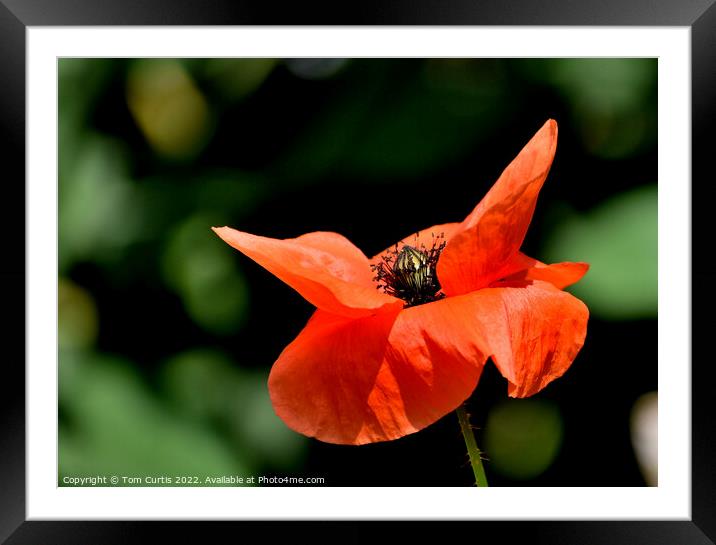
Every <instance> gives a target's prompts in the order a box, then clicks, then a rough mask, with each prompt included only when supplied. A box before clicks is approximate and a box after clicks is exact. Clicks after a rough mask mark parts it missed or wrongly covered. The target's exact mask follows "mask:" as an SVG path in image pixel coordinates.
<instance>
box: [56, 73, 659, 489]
mask: <svg viewBox="0 0 716 545" xmlns="http://www.w3.org/2000/svg"><path fill="white" fill-rule="evenodd" d="M59 96H60V99H59V112H60V117H59V153H60V163H59V171H60V178H59V233H60V240H59V245H60V246H59V339H60V341H59V342H60V346H59V399H60V406H59V434H60V435H59V437H60V440H59V473H60V484H62V477H63V476H81V475H91V474H105V475H114V474H116V475H132V476H134V475H138V476H144V475H165V474H169V475H198V476H200V477H203V476H204V475H212V476H213V475H224V474H238V475H244V476H249V475H295V476H319V477H324V478H325V479H326V484H327V485H334V486H337V485H356V486H362V485H374V486H383V485H470V484H471V483H472V473H471V471H470V468H469V465H467V463H466V454H465V447H464V444H463V443H462V438H461V436H460V432H459V428H458V426H457V420H456V418H455V417H454V415H452V414H451V415H448V416H446V417H445V418H443V419H441V420H440V421H439V422H437V423H436V424H434V425H433V426H430V427H429V428H427V429H425V430H423V431H421V432H419V433H417V434H414V435H411V436H408V437H405V438H402V439H399V440H397V441H391V442H388V443H381V444H375V445H367V446H362V447H346V446H336V445H328V444H324V443H320V442H318V441H315V440H312V439H307V438H305V437H303V436H300V435H297V434H295V433H294V432H292V431H291V430H289V429H288V428H286V427H285V426H284V425H283V423H282V422H281V421H280V420H279V419H278V418H277V417H276V416H275V415H274V413H273V410H272V407H271V404H270V402H269V398H268V393H267V388H266V378H267V376H268V372H269V370H270V367H271V365H272V363H273V362H274V360H275V359H276V357H277V356H278V354H279V353H280V352H281V350H282V349H283V348H284V347H285V346H286V345H287V344H288V343H289V342H290V341H291V340H292V339H293V338H294V337H295V336H296V335H297V334H298V332H299V331H300V330H301V328H302V327H303V325H304V324H305V322H306V320H307V319H308V317H309V316H310V314H311V312H312V308H311V306H310V305H309V304H308V303H306V302H305V301H304V300H303V299H302V298H301V297H300V296H299V295H298V294H296V293H295V292H293V291H292V290H291V289H290V288H288V287H286V286H285V285H283V284H282V283H281V282H280V281H279V280H277V279H275V278H274V277H273V276H272V275H270V274H269V273H267V272H265V271H264V270H263V269H261V268H260V267H258V266H257V265H255V264H254V263H253V262H251V261H249V260H248V259H247V258H245V257H243V256H242V255H240V254H239V253H238V252H236V251H234V250H233V249H231V248H230V247H229V246H227V245H226V244H225V243H224V242H222V241H221V240H220V239H219V238H218V237H216V236H215V235H214V234H213V233H212V232H211V231H210V227H211V226H220V225H230V226H232V227H235V228H238V229H241V230H244V231H249V232H252V233H255V234H260V235H265V236H271V237H280V238H285V237H295V236H298V235H301V234H303V233H306V232H309V231H317V230H332V231H337V232H340V233H342V234H344V235H345V236H347V237H348V238H349V239H351V240H352V241H353V242H354V243H355V244H357V245H358V246H359V247H360V248H361V249H362V250H363V251H364V252H365V253H366V254H367V255H373V254H374V253H377V252H378V251H380V250H382V249H383V248H385V247H386V246H388V245H389V244H392V243H393V242H395V241H396V240H398V239H399V238H402V237H404V236H406V235H408V234H410V233H411V232H414V231H416V230H418V229H420V228H423V227H426V226H429V225H432V224H435V223H443V222H448V221H460V220H462V218H463V217H464V216H465V215H466V214H467V213H469V212H470V210H471V209H472V207H473V206H474V205H475V204H476V203H477V202H478V201H479V200H480V199H481V198H482V196H483V195H484V194H485V192H486V191H487V190H488V189H489V187H490V186H491V185H492V183H493V182H494V181H495V180H496V179H497V177H498V176H499V174H500V172H501V171H502V169H503V168H504V167H505V166H507V164H508V163H509V162H510V161H511V160H512V158H513V157H514V156H515V155H516V154H517V152H518V151H519V150H520V149H521V147H522V146H523V145H524V144H525V143H526V142H527V141H528V140H529V138H530V137H531V136H532V135H533V134H534V133H535V132H536V131H537V129H539V127H540V126H541V125H542V124H543V123H544V122H545V121H546V120H547V119H548V118H550V117H551V118H554V119H556V120H557V122H558V123H559V142H558V147H557V155H556V159H555V162H554V165H553V168H552V171H551V173H550V176H549V178H548V180H547V183H546V185H545V187H544V189H543V190H542V194H541V196H540V201H539V203H538V207H537V211H536V214H535V217H534V220H533V222H532V226H531V228H530V231H529V234H528V237H527V240H526V241H525V245H524V247H523V248H524V249H525V251H526V252H527V253H529V254H530V255H532V256H534V257H537V258H538V259H541V260H543V261H567V260H574V261H587V262H589V263H590V264H591V266H592V268H591V270H590V272H589V273H588V275H587V276H586V277H585V278H584V280H582V282H580V283H579V284H578V285H576V286H574V287H573V288H570V291H572V292H573V293H574V294H575V295H577V296H578V297H580V298H582V299H583V300H584V301H585V302H586V303H587V305H588V306H589V308H590V310H591V313H592V316H591V318H590V325H589V330H588V335H587V341H586V344H585V347H584V349H583V350H582V352H581V353H580V355H579V356H578V358H577V359H576V361H575V363H574V365H573V367H572V368H571V369H570V371H569V372H568V373H567V374H566V375H565V376H564V377H562V378H561V379H559V380H557V381H555V382H554V383H553V384H552V385H550V386H549V387H548V388H547V389H545V390H544V391H543V392H541V393H540V394H538V395H537V396H535V397H534V398H531V399H527V400H509V399H508V398H507V384H506V382H505V380H504V379H503V378H502V377H501V376H500V375H499V373H497V371H496V370H495V369H494V366H493V365H492V364H491V363H490V364H488V366H487V368H486V371H485V372H484V373H483V377H482V379H481V381H480V384H479V385H478V388H477V390H476V391H475V393H474V394H473V396H472V398H471V400H470V404H469V406H470V412H471V413H472V415H473V423H474V424H475V425H477V426H478V427H479V428H480V429H479V430H477V432H476V433H477V436H478V443H479V444H480V445H481V446H482V447H483V449H484V450H485V454H486V456H487V457H488V458H489V459H490V461H489V462H487V466H486V467H487V473H488V478H489V480H490V484H491V485H503V486H504V485H525V484H530V485H537V486H551V485H560V486H586V485H594V486H632V485H634V486H642V485H644V484H652V485H653V484H655V483H656V480H655V479H656V477H655V475H656V473H655V471H656V465H655V464H656V459H655V454H656V451H655V448H656V446H655V441H656V403H655V402H656V393H655V391H656V387H657V345H656V339H657V337H656V317H657V254H656V251H657V186H656V181H657V163H656V158H657V155H656V143H657V113H656V112H657V62H656V60H655V59H524V60H509V59H427V60H422V59H412V60H398V59H355V60H342V59H288V60H273V59H183V60H173V59H137V60H134V59H61V60H60V61H59Z"/></svg>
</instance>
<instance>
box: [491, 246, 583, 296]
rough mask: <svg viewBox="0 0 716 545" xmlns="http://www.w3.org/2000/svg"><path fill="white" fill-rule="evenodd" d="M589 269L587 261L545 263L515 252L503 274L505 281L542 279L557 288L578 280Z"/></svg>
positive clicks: (562, 287)
mask: <svg viewBox="0 0 716 545" xmlns="http://www.w3.org/2000/svg"><path fill="white" fill-rule="evenodd" d="M588 270H589V264H588V263H582V262H576V263H573V262H569V261H564V262H562V263H553V264H551V265H546V264H545V263H542V262H541V261H538V260H536V259H534V258H531V257H528V256H526V255H525V254H523V253H522V252H517V253H516V254H515V255H514V257H513V258H512V259H511V260H510V264H509V266H508V267H507V269H506V271H505V272H504V273H503V274H504V280H505V281H508V282H509V281H517V280H542V281H544V282H549V283H550V284H552V285H553V286H555V287H556V288H559V289H564V288H566V287H567V286H571V285H572V284H575V283H576V282H579V281H580V280H581V279H582V277H583V276H584V275H585V274H587V271H588Z"/></svg>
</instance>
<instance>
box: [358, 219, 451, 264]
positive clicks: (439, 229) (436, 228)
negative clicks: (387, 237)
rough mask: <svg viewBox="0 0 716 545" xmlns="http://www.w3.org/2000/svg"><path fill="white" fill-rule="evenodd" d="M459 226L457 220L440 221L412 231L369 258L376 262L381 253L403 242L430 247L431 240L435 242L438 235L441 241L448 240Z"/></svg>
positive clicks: (400, 245)
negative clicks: (451, 221) (414, 231)
mask: <svg viewBox="0 0 716 545" xmlns="http://www.w3.org/2000/svg"><path fill="white" fill-rule="evenodd" d="M459 227H460V224H459V223H457V222H453V223H441V224H438V225H433V226H432V227H428V228H426V229H423V230H421V231H418V232H417V233H412V234H410V235H408V236H407V237H405V238H403V239H401V240H399V241H398V242H396V243H395V244H394V245H392V246H390V247H388V248H386V249H385V250H383V251H382V252H380V253H379V254H377V255H375V256H373V257H372V258H371V262H372V263H377V262H378V261H379V260H380V257H381V256H382V255H384V254H386V253H388V252H391V251H393V250H394V249H395V248H396V247H397V248H398V249H400V248H401V247H402V246H403V245H405V244H407V245H409V246H413V247H414V248H420V247H421V246H425V248H427V249H428V250H429V249H430V248H432V246H433V242H435V240H436V238H437V237H440V240H442V241H448V240H450V239H451V238H452V236H453V234H454V233H455V232H456V231H457V230H458V228H459ZM443 237H444V238H443Z"/></svg>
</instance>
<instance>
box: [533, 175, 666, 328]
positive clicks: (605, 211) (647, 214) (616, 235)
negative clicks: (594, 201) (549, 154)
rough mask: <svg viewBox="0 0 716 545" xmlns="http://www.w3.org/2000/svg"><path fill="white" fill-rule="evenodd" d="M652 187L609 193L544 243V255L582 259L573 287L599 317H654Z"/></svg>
mask: <svg viewBox="0 0 716 545" xmlns="http://www.w3.org/2000/svg"><path fill="white" fill-rule="evenodd" d="M657 227H658V218H657V191H656V186H645V187H642V188H639V189H636V190H632V191H629V192H626V193H622V194H620V195H617V196H616V197H612V198H611V199H609V200H608V201H607V202H604V203H602V204H601V205H599V206H597V207H596V208H594V209H593V210H591V211H590V212H588V213H586V214H577V213H571V214H569V215H568V216H567V217H565V218H563V219H562V221H561V223H560V225H559V228H558V229H557V230H556V231H555V232H554V233H553V235H552V237H551V238H550V239H548V241H547V242H546V249H545V258H546V259H547V260H567V261H570V260H571V261H586V262H587V263H589V264H590V268H589V272H588V273H587V276H585V278H584V279H583V280H582V281H581V282H579V283H577V284H575V285H574V286H572V287H571V288H570V291H572V292H573V293H574V294H575V295H576V296H577V297H579V298H580V299H582V300H584V302H585V303H587V306H588V307H589V309H590V311H591V312H592V313H593V314H595V315H597V316H600V317H602V318H606V319H611V320H619V319H638V318H656V315H657V307H658V305H657V302H658V285H657V280H658V278H657V258H658V256H657V250H658V240H657V232H658V229H657Z"/></svg>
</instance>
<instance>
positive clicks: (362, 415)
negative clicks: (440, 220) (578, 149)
mask: <svg viewBox="0 0 716 545" xmlns="http://www.w3.org/2000/svg"><path fill="white" fill-rule="evenodd" d="M556 145H557V124H556V122H555V121H553V120H549V121H548V122H547V123H546V124H545V125H544V126H543V127H542V128H541V129H540V130H539V131H538V132H537V134H536V135H535V136H534V137H533V138H532V139H531V140H530V141H529V143H528V144H527V145H526V146H525V147H524V149H523V150H522V151H521V152H520V153H519V155H518V156H517V157H516V158H515V159H514V161H512V163H511V164H510V165H509V166H508V167H507V168H506V169H505V171H504V172H503V173H502V175H501V176H500V178H499V179H498V180H497V182H496V183H495V185H494V186H493V187H492V189H490V191H489V192H488V193H487V195H486V196H485V198H484V199H483V200H482V201H481V202H480V203H479V204H478V205H477V206H476V207H475V209H474V210H473V211H472V212H471V213H470V215H469V216H467V218H465V220H464V221H462V223H446V224H443V225H435V226H433V227H429V228H427V229H424V230H423V231H420V232H419V233H417V234H415V235H411V236H409V237H407V238H406V239H404V240H402V241H400V242H399V243H398V244H397V245H395V246H394V247H393V248H392V249H389V250H387V251H386V252H384V253H383V254H382V255H379V256H376V257H373V258H372V259H369V258H368V257H366V256H365V255H364V254H363V252H361V251H360V250H359V249H358V248H356V247H355V246H354V245H353V244H352V243H351V242H350V241H348V240H347V239H346V238H344V237H342V236H341V235H339V234H336V233H328V232H315V233H308V234H306V235H302V236H300V237H298V238H293V239H286V240H278V239H272V238H265V237H261V236H256V235H251V234H248V233H243V232H241V231H236V230H234V229H231V228H229V227H221V228H214V231H215V232H216V233H217V234H218V235H219V236H220V237H221V238H222V239H223V240H224V241H225V242H227V243H228V244H230V245H231V246H233V247H234V248H236V249H237V250H239V251H240V252H242V253H243V254H245V255H246V256H248V257H250V258H251V259H253V260H254V261H256V262H257V263H258V264H259V265H261V266H263V267H264V268H266V269H267V270H268V271H270V272H272V273H273V274H274V275H276V276H277V277H278V278H280V279H281V280H283V281H284V282H285V283H287V284H288V285H289V286H291V287H292V288H294V289H295V290H296V291H298V293H300V294H301V295H302V296H303V297H304V298H305V299H306V300H307V301H309V302H310V303H312V304H313V305H315V306H316V307H317V310H316V312H315V313H314V314H313V316H312V317H311V319H310V320H309V321H308V323H307V324H306V326H305V328H304V329H303V331H301V333H300V334H299V335H298V337H297V338H296V339H295V340H294V341H293V342H292V343H291V344H289V345H288V346H287V347H286V348H285V349H284V351H283V352H282V353H281V355H280V356H279V357H278V360H277V361H276V363H275V364H274V366H273V368H272V369H271V374H270V376H269V380H268V387H269V392H270V395H271V400H272V403H273V406H274V409H275V411H276V413H277V414H278V416H279V417H281V418H282V419H283V421H284V422H285V423H286V424H287V425H288V426H289V427H291V428H292V429H294V430H295V431H297V432H299V433H302V434H304V435H307V436H310V437H315V438H317V439H320V440H322V441H326V442H330V443H343V444H363V443H371V442H376V441H386V440H390V439H396V438H398V437H402V436H404V435H407V434H409V433H413V432H416V431H418V430H420V429H422V428H424V427H426V426H428V425H429V424H432V423H433V422H435V421H436V420H438V419H439V418H441V417H442V416H444V415H445V414H447V413H449V412H450V411H453V410H454V409H456V408H457V407H458V406H459V405H460V404H461V403H462V402H463V401H464V400H465V399H467V398H468V397H469V396H470V395H471V394H472V392H473V390H474V389H475V386H476V385H477V382H478V379H479V378H480V373H481V372H482V369H483V366H484V365H485V362H486V360H487V358H488V357H489V358H491V359H492V361H493V362H494V363H495V365H496V366H497V368H498V370H499V371H500V373H501V374H502V375H503V376H504V377H505V378H506V379H507V380H508V381H509V385H508V393H509V395H510V396H512V397H527V396H531V395H533V394H535V393H537V392H539V391H540V390H541V389H542V388H544V387H545V386H546V385H547V384H549V383H550V382H551V381H552V380H554V379H556V378H558V377H560V376H561V375H562V374H563V373H564V372H565V371H566V370H567V369H568V368H569V366H570V365H571V363H572V361H573V360H574V358H575V356H576V355H577V352H579V350H580V348H581V347H582V345H583V343H584V337H585V335H586V327H587V318H588V314H589V313H588V310H587V308H586V306H585V305H584V303H582V302H581V301H580V300H578V299H576V298H575V297H573V296H572V295H570V294H569V293H566V292H564V291H562V288H564V287H565V286H568V285H570V284H572V283H574V282H576V281H578V280H579V279H580V278H581V277H582V276H583V275H584V274H585V273H586V271H587V269H588V265H587V264H586V263H558V264H554V265H545V264H543V263H540V262H539V261H537V260H535V259H532V258H530V257H527V256H526V255H524V254H523V253H521V252H520V251H519V249H520V246H521V244H522V241H523V239H524V237H525V233H526V231H527V227H528V226H529V223H530V221H531V219H532V214H533V212H534V209H535V204H536V201H537V195H538V193H539V191H540V188H541V187H542V184H543V183H544V181H545V178H546V177H547V173H548V171H549V169H550V166H551V164H552V159H553V157H554V153H555V149H556ZM376 288H379V289H376Z"/></svg>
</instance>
